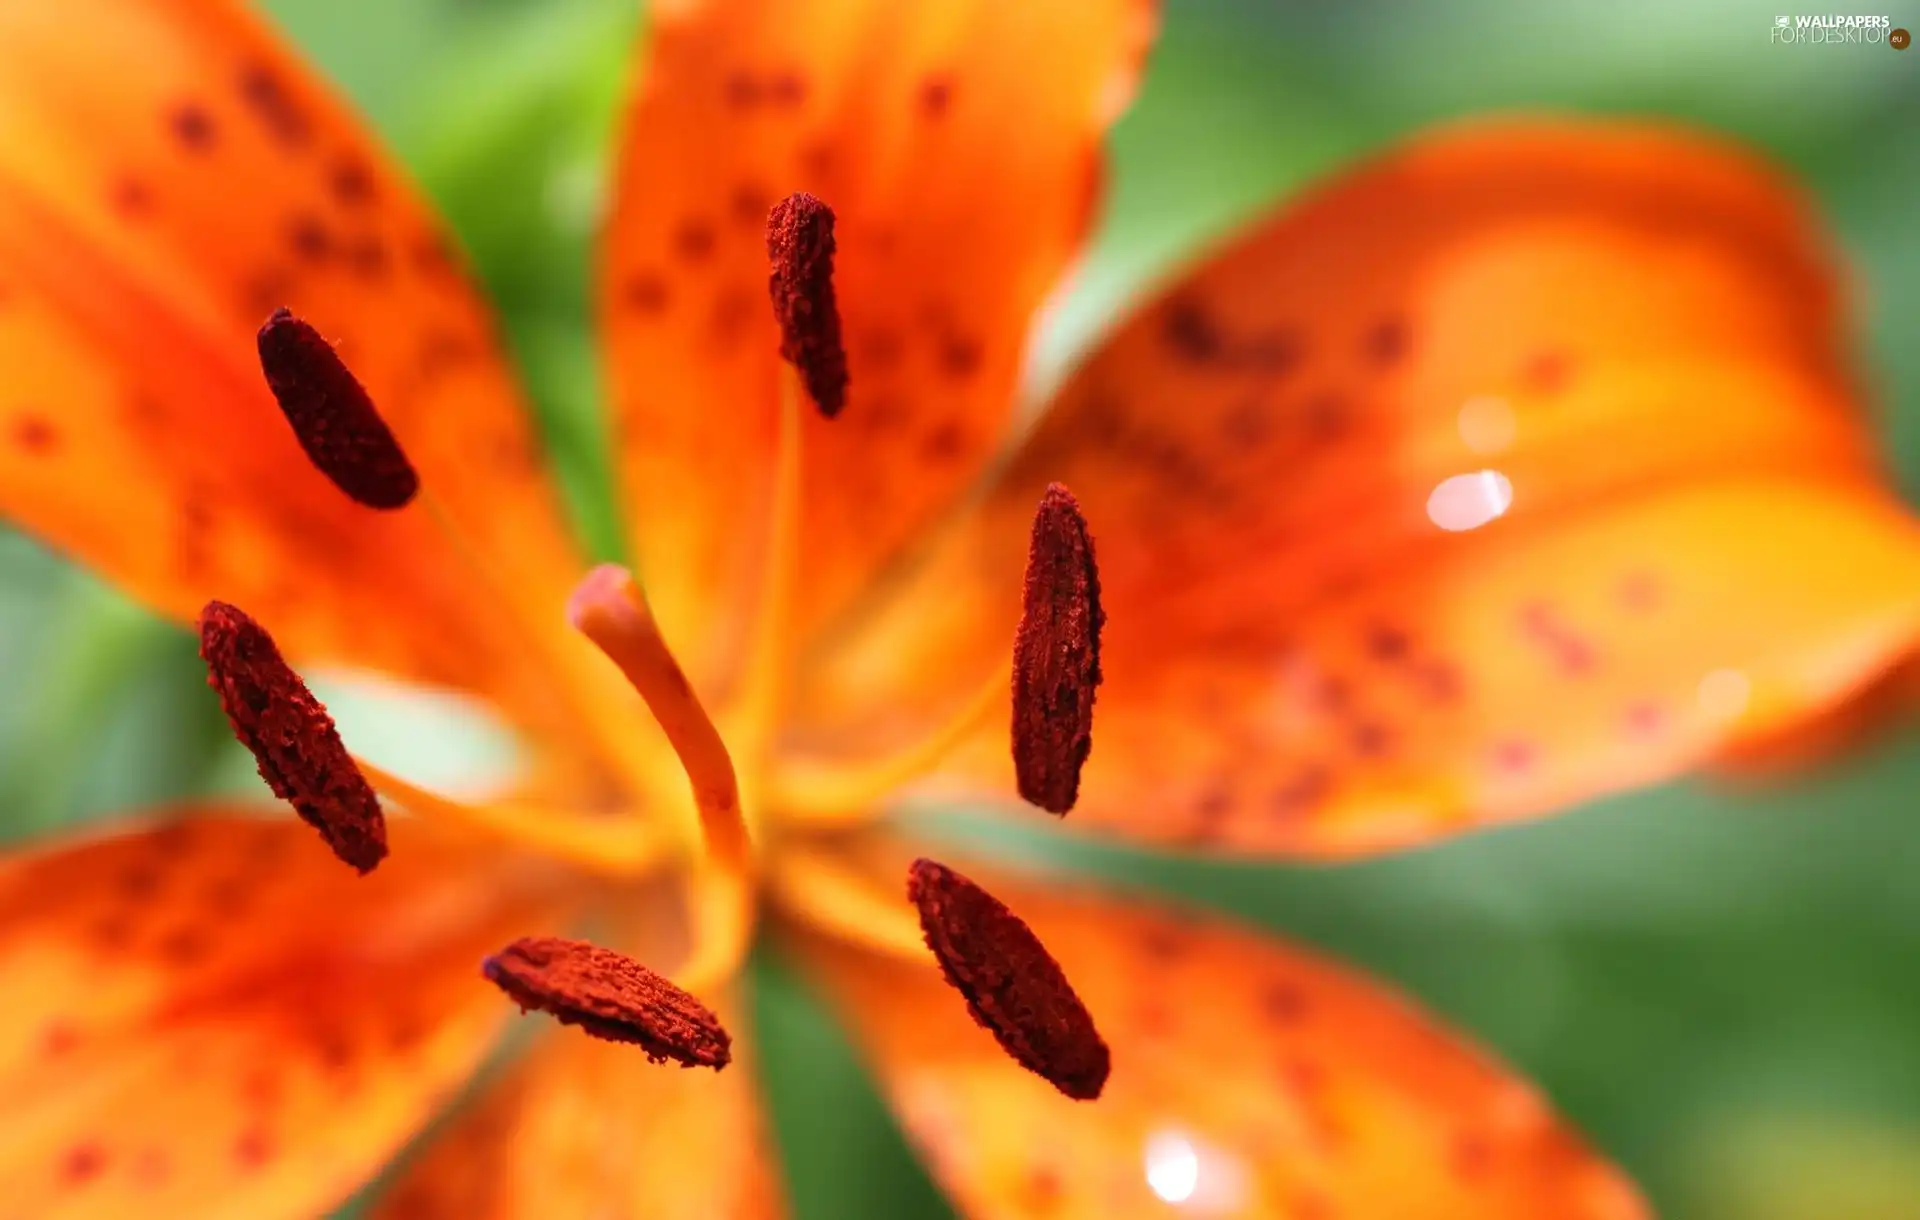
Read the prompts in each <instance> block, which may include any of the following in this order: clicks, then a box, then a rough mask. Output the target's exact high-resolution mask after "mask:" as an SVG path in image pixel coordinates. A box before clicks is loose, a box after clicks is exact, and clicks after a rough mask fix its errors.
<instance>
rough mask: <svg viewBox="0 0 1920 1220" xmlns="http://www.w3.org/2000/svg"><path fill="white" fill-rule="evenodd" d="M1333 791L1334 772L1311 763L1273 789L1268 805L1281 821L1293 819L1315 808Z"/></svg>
mask: <svg viewBox="0 0 1920 1220" xmlns="http://www.w3.org/2000/svg"><path fill="white" fill-rule="evenodd" d="M1332 791H1333V774H1332V772H1330V771H1328V770H1327V769H1326V768H1325V767H1323V766H1318V765H1311V766H1308V767H1307V768H1305V769H1304V770H1302V771H1301V772H1300V773H1299V774H1297V775H1295V776H1294V777H1293V778H1292V779H1290V780H1288V781H1287V782H1286V783H1284V784H1282V785H1280V787H1278V788H1275V789H1274V790H1273V795H1272V796H1270V797H1268V798H1267V807H1268V808H1269V809H1270V810H1271V811H1272V813H1273V816H1274V817H1275V818H1276V819H1278V820H1280V821H1283V822H1284V821H1292V820H1294V819H1296V818H1299V817H1301V816H1303V815H1304V814H1306V813H1308V812H1310V811H1311V810H1313V809H1314V808H1315V807H1316V806H1318V805H1319V804H1320V803H1321V802H1322V801H1324V800H1326V799H1327V795H1328V794H1329V793H1331V792H1332Z"/></svg>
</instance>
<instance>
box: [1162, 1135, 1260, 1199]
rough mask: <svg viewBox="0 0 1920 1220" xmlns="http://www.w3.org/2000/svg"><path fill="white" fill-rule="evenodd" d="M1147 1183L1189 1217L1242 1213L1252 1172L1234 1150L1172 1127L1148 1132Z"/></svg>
mask: <svg viewBox="0 0 1920 1220" xmlns="http://www.w3.org/2000/svg"><path fill="white" fill-rule="evenodd" d="M1146 1170H1147V1188H1148V1189H1150V1190H1151V1191H1153V1193H1154V1195H1155V1197H1157V1198H1159V1199H1160V1200H1161V1201H1162V1202H1165V1203H1171V1204H1173V1205H1174V1206H1176V1207H1179V1208H1180V1209H1181V1210H1182V1211H1183V1212H1184V1213H1185V1214H1186V1215H1189V1216H1196V1217H1198V1216H1221V1217H1226V1216H1243V1215H1245V1214H1246V1209H1247V1205H1248V1201H1249V1197H1250V1192H1249V1189H1248V1187H1249V1183H1250V1182H1251V1180H1252V1175H1251V1174H1250V1173H1249V1171H1248V1168H1247V1162H1246V1160H1245V1159H1244V1158H1242V1157H1241V1156H1240V1155H1238V1154H1237V1153H1234V1152H1231V1151H1228V1150H1226V1149H1222V1148H1217V1147H1214V1146H1212V1145H1210V1144H1208V1143H1206V1142H1204V1141H1202V1140H1199V1139H1197V1138H1195V1137H1193V1136H1190V1135H1188V1134H1187V1133H1185V1132H1183V1131H1181V1130H1179V1129H1177V1128H1171V1127H1168V1128H1162V1129H1161V1130H1159V1131H1156V1132H1154V1133H1153V1134H1152V1135H1150V1136H1148V1137H1147V1147H1146Z"/></svg>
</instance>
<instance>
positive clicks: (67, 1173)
mask: <svg viewBox="0 0 1920 1220" xmlns="http://www.w3.org/2000/svg"><path fill="white" fill-rule="evenodd" d="M394 829H395V831H396V840H395V846H396V851H395V856H394V858H393V859H392V860H390V861H389V862H388V863H387V866H386V867H385V868H382V869H381V870H380V872H379V873H378V874H376V875H374V876H372V877H370V878H367V879H364V880H363V879H361V878H359V877H357V876H355V875H354V874H353V872H352V871H351V870H349V869H346V868H343V867H342V866H341V865H340V863H339V861H337V860H335V859H334V858H333V857H332V856H331V855H330V854H328V852H327V850H326V849H325V848H324V847H323V846H321V845H320V844H319V843H318V842H316V841H315V840H314V838H313V835H312V833H311V832H310V831H309V830H307V829H306V828H305V827H304V826H301V825H299V824H298V823H296V822H294V821H293V820H292V819H290V818H288V819H275V820H271V821H269V820H262V819H258V818H249V817H245V816H240V815H230V814H223V813H220V812H217V811H212V812H205V813H196V814H194V815H192V816H190V817H188V818H187V819H186V820H184V821H180V822H177V823H174V824H171V825H166V826H162V827H160V828H158V829H145V830H131V831H128V832H125V833H120V834H116V835H114V836H113V837H110V838H105V839H99V840H95V841H92V842H86V843H81V844H76V845H71V846H64V847H60V848H56V849H53V850H50V851H46V852H42V853H37V854H32V855H25V856H19V857H15V858H12V859H9V860H7V861H5V862H4V863H3V864H0V989H4V991H5V994H6V996H7V1002H6V1004H5V1006H4V1007H3V1008H0V1095H4V1096H5V1097H6V1098H7V1104H6V1107H5V1111H4V1113H0V1181H4V1182H6V1183H7V1188H8V1193H7V1205H8V1207H9V1208H10V1209H11V1210H12V1211H13V1212H14V1213H15V1214H18V1215H23V1216H27V1215H31V1216H35V1217H41V1218H43V1220H69V1218H72V1220H78V1218H81V1217H96V1216H97V1217H106V1216H124V1215H130V1214H134V1213H136V1212H138V1213H141V1214H152V1215H160V1216H195V1217H205V1218H206V1220H222V1218H230V1220H271V1218H272V1217H280V1216H284V1217H288V1218H290V1220H291V1218H293V1217H307V1216H313V1215H317V1214H322V1213H324V1212H325V1211H326V1210H327V1209H328V1208H329V1207H330V1206H332V1205H334V1204H336V1203H338V1202H339V1201H340V1200H341V1199H343V1198H344V1197H346V1196H347V1195H349V1194H350V1193H351V1192H353V1191H354V1190H355V1189H357V1188H358V1187H359V1186H360V1185H361V1184H362V1183H363V1182H365V1181H366V1180H367V1179H369V1178H370V1177H371V1176H372V1175H373V1174H374V1173H375V1172H376V1171H377V1170H378V1169H379V1168H380V1166H381V1165H382V1164H383V1163H384V1162H385V1161H386V1160H387V1158H388V1157H390V1156H391V1155H392V1154H393V1152H394V1150H395V1149H396V1148H397V1147H399V1146H400V1145H401V1144H402V1143H403V1142H404V1141H405V1140H406V1139H408V1138H409V1137H410V1136H412V1135H413V1134H414V1133H415V1132H416V1131H417V1130H418V1129H419V1128H420V1127H421V1126H422V1125H423V1124H424V1123H425V1122H426V1121H427V1120H428V1119H429V1118H430V1117H431V1116H432V1115H433V1114H434V1113H435V1111H436V1110H437V1109H438V1108H439V1107H440V1106H441V1105H443V1104H444V1103H445V1102H446V1101H447V1100H448V1099H449V1098H450V1096H451V1095H452V1094H453V1093H455V1092H456V1091H457V1090H458V1089H459V1088H460V1086H461V1085H462V1084H463V1083H464V1082H465V1081H466V1079H467V1078H468V1076H469V1074H470V1073H472V1072H473V1071H474V1070H475V1068H476V1067H477V1066H478V1064H479V1062H480V1060H481V1058H482V1057H483V1056H484V1054H485V1053H486V1051H487V1048H488V1046H489V1045H490V1044H491V1042H492V1040H493V1038H494V1036H495V1035H496V1034H497V1033H498V1031H499V1029H500V1025H501V1022H502V1020H503V1019H504V1018H505V1017H506V1016H507V1015H509V1013H510V1012H511V1011H512V1010H511V1006H509V1005H506V1004H503V1003H502V1002H501V1000H500V996H499V993H498V992H496V991H494V990H493V989H492V988H491V987H489V986H488V985H487V984H486V982H485V981H484V980H482V979H481V978H480V974H479V961H480V959H481V956H482V955H483V954H485V953H486V952H488V951H489V950H490V949H492V948H494V947H496V946H497V945H498V944H500V943H501V942H502V941H503V940H504V939H506V938H508V937H510V936H512V935H515V934H518V933H521V932H526V931H532V930H538V929H539V928H541V927H543V926H546V925H549V924H551V923H552V922H553V921H554V920H555V919H556V918H557V917H558V916H557V913H556V912H555V911H554V910H553V909H552V906H553V904H552V903H551V902H550V901H549V900H548V896H545V895H543V894H542V893H540V892H539V891H536V890H534V889H532V888H531V887H530V886H529V885H527V884H525V883H524V882H523V880H522V879H519V878H517V877H516V876H514V875H512V874H509V873H507V872H505V871H504V870H503V869H502V868H498V867H488V866H487V861H486V860H485V859H483V858H481V857H477V856H475V855H474V854H472V852H471V851H467V850H460V849H456V848H454V847H453V846H451V845H446V844H441V843H438V842H435V841H432V840H429V839H427V838H426V836H425V835H424V834H423V833H408V832H409V831H417V830H418V828H417V826H416V824H414V823H411V822H408V823H397V824H396V825H395V828H394Z"/></svg>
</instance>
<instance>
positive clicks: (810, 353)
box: [767, 191, 847, 419]
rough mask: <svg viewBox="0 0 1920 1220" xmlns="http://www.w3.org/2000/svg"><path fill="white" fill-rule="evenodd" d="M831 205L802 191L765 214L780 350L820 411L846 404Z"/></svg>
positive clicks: (830, 415)
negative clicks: (835, 279) (834, 269)
mask: <svg viewBox="0 0 1920 1220" xmlns="http://www.w3.org/2000/svg"><path fill="white" fill-rule="evenodd" d="M833 251H834V244H833V209H832V208H830V207H828V206H827V205H826V204H824V203H822V202H820V200H818V199H816V198H814V197H813V196H812V195H809V194H807V193H805V192H804V191H802V192H797V193H795V194H792V195H788V196H787V197H786V198H785V199H782V200H781V201H780V202H779V203H776V204H774V205H773V210H772V211H771V212H769V213H768V214H767V257H768V258H769V259H770V260H772V262H773V273H772V274H771V275H770V276H768V277H767V290H768V293H769V294H770V295H771V296H772V298H773V316H774V318H775V320H776V321H778V322H779V323H780V355H781V356H782V357H784V358H785V359H786V361H787V363H789V364H791V365H792V366H793V368H794V371H795V372H796V373H798V374H799V375H800V381H801V384H803V385H805V386H806V388H807V396H808V397H810V398H812V399H813V405H814V406H816V407H818V408H819V410H820V414H822V415H824V416H826V417H827V418H828V419H832V418H833V417H834V416H836V415H838V414H840V410H841V408H842V407H845V406H846V405H847V352H846V348H845V347H844V346H842V344H841V340H840V307H839V305H838V304H837V303H836V302H835V300H834V295H833Z"/></svg>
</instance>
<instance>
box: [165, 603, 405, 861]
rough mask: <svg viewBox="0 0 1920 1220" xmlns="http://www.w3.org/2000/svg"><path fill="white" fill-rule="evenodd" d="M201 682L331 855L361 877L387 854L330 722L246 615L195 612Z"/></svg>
mask: <svg viewBox="0 0 1920 1220" xmlns="http://www.w3.org/2000/svg"><path fill="white" fill-rule="evenodd" d="M200 656H201V657H202V658H203V659H204V660H205V661H206V663H207V685H208V686H211V687H212V688H213V689H214V693H216V694H217V695H219V696H220V706H221V708H222V709H223V710H224V711H225V712H226V713H227V720H228V721H229V722H230V723H231V724H232V725H233V734H234V736H235V737H238V738H239V739H240V744H241V745H243V746H245V747H247V749H248V750H249V751H250V752H251V753H252V754H253V757H254V761H256V762H257V763H259V765H260V778H261V779H264V780H266V781H267V786H268V787H269V788H272V789H273V794H274V795H275V796H277V797H279V798H280V799H281V800H283V801H286V802H287V803H288V804H290V805H292V806H293V808H294V812H296V813H298V814H299V815H300V817H301V819H302V820H303V821H305V822H306V823H307V824H308V825H309V826H312V827H313V828H314V829H315V830H317V831H319V832H320V837H321V838H323V839H325V840H326V841H327V846H328V847H330V848H332V849H333V854H334V855H336V856H338V857H340V859H341V860H343V861H345V862H346V863H347V864H350V865H352V866H353V867H354V868H355V869H358V870H359V871H360V872H361V873H370V872H372V871H373V869H374V867H375V866H376V865H378V864H379V863H380V861H381V860H383V859H385V858H386V855H387V821H386V817H385V815H384V814H382V813H381V811H380V800H379V798H378V797H377V796H375V795H374V791H373V787H372V785H370V784H369V783H367V779H366V777H365V776H364V775H362V774H360V768H359V767H357V766H355V765H354V762H353V757H352V755H350V754H348V753H347V747H346V745H345V744H344V743H343V742H342V741H341V740H340V734H339V732H338V731H337V730H336V729H335V728H334V725H333V718H332V717H331V716H329V715H327V709H326V708H325V707H323V706H322V705H321V703H320V701H319V700H318V699H316V698H314V697H313V692H312V691H310V690H308V689H307V684H306V683H305V682H303V681H301V680H300V675H299V674H297V673H295V672H294V671H293V668H292V667H291V666H289V665H288V664H287V663H286V661H285V660H284V659H282V658H281V656H280V649H279V648H278V647H276V646H275V644H274V642H273V637H272V636H270V635H268V634H267V631H266V629H265V628H264V627H262V626H261V625H260V624H259V623H256V622H254V621H253V619H252V618H250V617H248V615H247V613H246V612H245V611H243V610H241V609H239V608H237V607H235V606H230V605H228V604H227V603H225V602H219V601H212V602H208V603H207V604H206V607H205V608H204V609H202V610H201V611H200Z"/></svg>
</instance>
